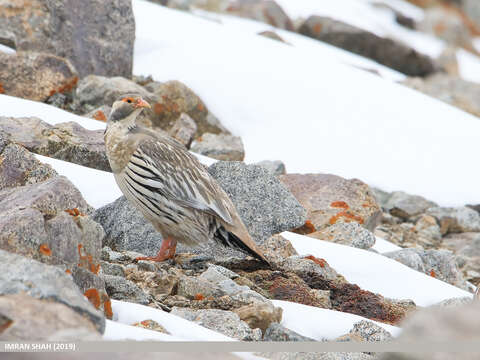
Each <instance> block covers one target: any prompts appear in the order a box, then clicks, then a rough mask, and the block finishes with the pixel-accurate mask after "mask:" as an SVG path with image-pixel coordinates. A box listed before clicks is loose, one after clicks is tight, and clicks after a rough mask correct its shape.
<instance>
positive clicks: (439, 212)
mask: <svg viewBox="0 0 480 360" xmlns="http://www.w3.org/2000/svg"><path fill="white" fill-rule="evenodd" d="M427 214H428V215H431V216H433V217H434V218H435V219H437V221H438V223H439V224H440V230H441V232H442V234H447V233H462V232H480V214H479V213H478V212H476V211H475V210H473V209H471V208H469V207H466V206H460V207H456V208H447V207H432V208H430V209H428V210H427Z"/></svg>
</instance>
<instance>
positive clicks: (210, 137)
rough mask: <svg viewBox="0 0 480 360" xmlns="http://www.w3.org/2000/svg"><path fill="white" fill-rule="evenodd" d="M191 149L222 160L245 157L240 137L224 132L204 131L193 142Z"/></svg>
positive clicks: (236, 159)
mask: <svg viewBox="0 0 480 360" xmlns="http://www.w3.org/2000/svg"><path fill="white" fill-rule="evenodd" d="M191 150H192V151H193V152H196V153H197V154H201V155H205V156H208V157H211V158H213V159H217V160H224V161H243V158H244V157H245V150H244V148H243V142H242V139H241V138H240V137H238V136H233V135H226V134H218V135H217V134H211V133H204V134H203V135H202V136H201V137H199V138H197V139H196V140H195V141H194V142H193V144H192V147H191Z"/></svg>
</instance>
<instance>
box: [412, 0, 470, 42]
mask: <svg viewBox="0 0 480 360" xmlns="http://www.w3.org/2000/svg"><path fill="white" fill-rule="evenodd" d="M416 27H417V30H420V31H422V32H425V33H427V34H431V35H434V36H435V37H438V38H440V39H443V40H445V41H446V42H447V43H448V44H450V45H454V46H457V47H465V48H472V38H471V35H470V30H469V28H468V27H467V26H465V22H464V18H462V16H461V15H460V12H458V11H453V10H452V9H451V8H449V7H446V6H435V7H431V8H428V9H425V16H424V17H423V19H422V20H421V21H419V22H418V23H417V26H416Z"/></svg>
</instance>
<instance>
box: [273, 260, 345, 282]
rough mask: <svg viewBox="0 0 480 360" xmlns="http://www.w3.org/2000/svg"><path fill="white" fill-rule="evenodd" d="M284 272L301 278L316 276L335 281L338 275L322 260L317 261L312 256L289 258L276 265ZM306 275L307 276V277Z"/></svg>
mask: <svg viewBox="0 0 480 360" xmlns="http://www.w3.org/2000/svg"><path fill="white" fill-rule="evenodd" d="M278 267H279V268H280V269H282V270H283V271H285V272H293V273H294V274H297V275H298V276H300V277H301V278H303V277H306V276H316V277H318V278H322V279H324V280H335V279H337V277H338V273H337V272H336V271H335V270H334V269H333V268H331V267H330V265H328V263H327V262H326V261H325V260H324V259H317V258H315V257H313V256H311V255H310V256H308V257H305V258H304V257H302V256H290V257H289V258H287V259H285V260H284V261H283V262H282V263H281V264H279V265H278ZM307 274H308V275H307Z"/></svg>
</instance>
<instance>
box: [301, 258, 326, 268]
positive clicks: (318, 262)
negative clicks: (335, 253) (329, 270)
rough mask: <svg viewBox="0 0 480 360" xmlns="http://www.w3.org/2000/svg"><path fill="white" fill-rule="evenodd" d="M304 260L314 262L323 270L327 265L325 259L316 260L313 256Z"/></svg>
mask: <svg viewBox="0 0 480 360" xmlns="http://www.w3.org/2000/svg"><path fill="white" fill-rule="evenodd" d="M304 259H308V260H312V261H313V262H314V263H315V264H318V265H320V267H322V268H323V267H325V264H326V263H327V262H326V261H325V260H324V259H319V258H316V257H315V256H313V255H308V256H305V257H304Z"/></svg>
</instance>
